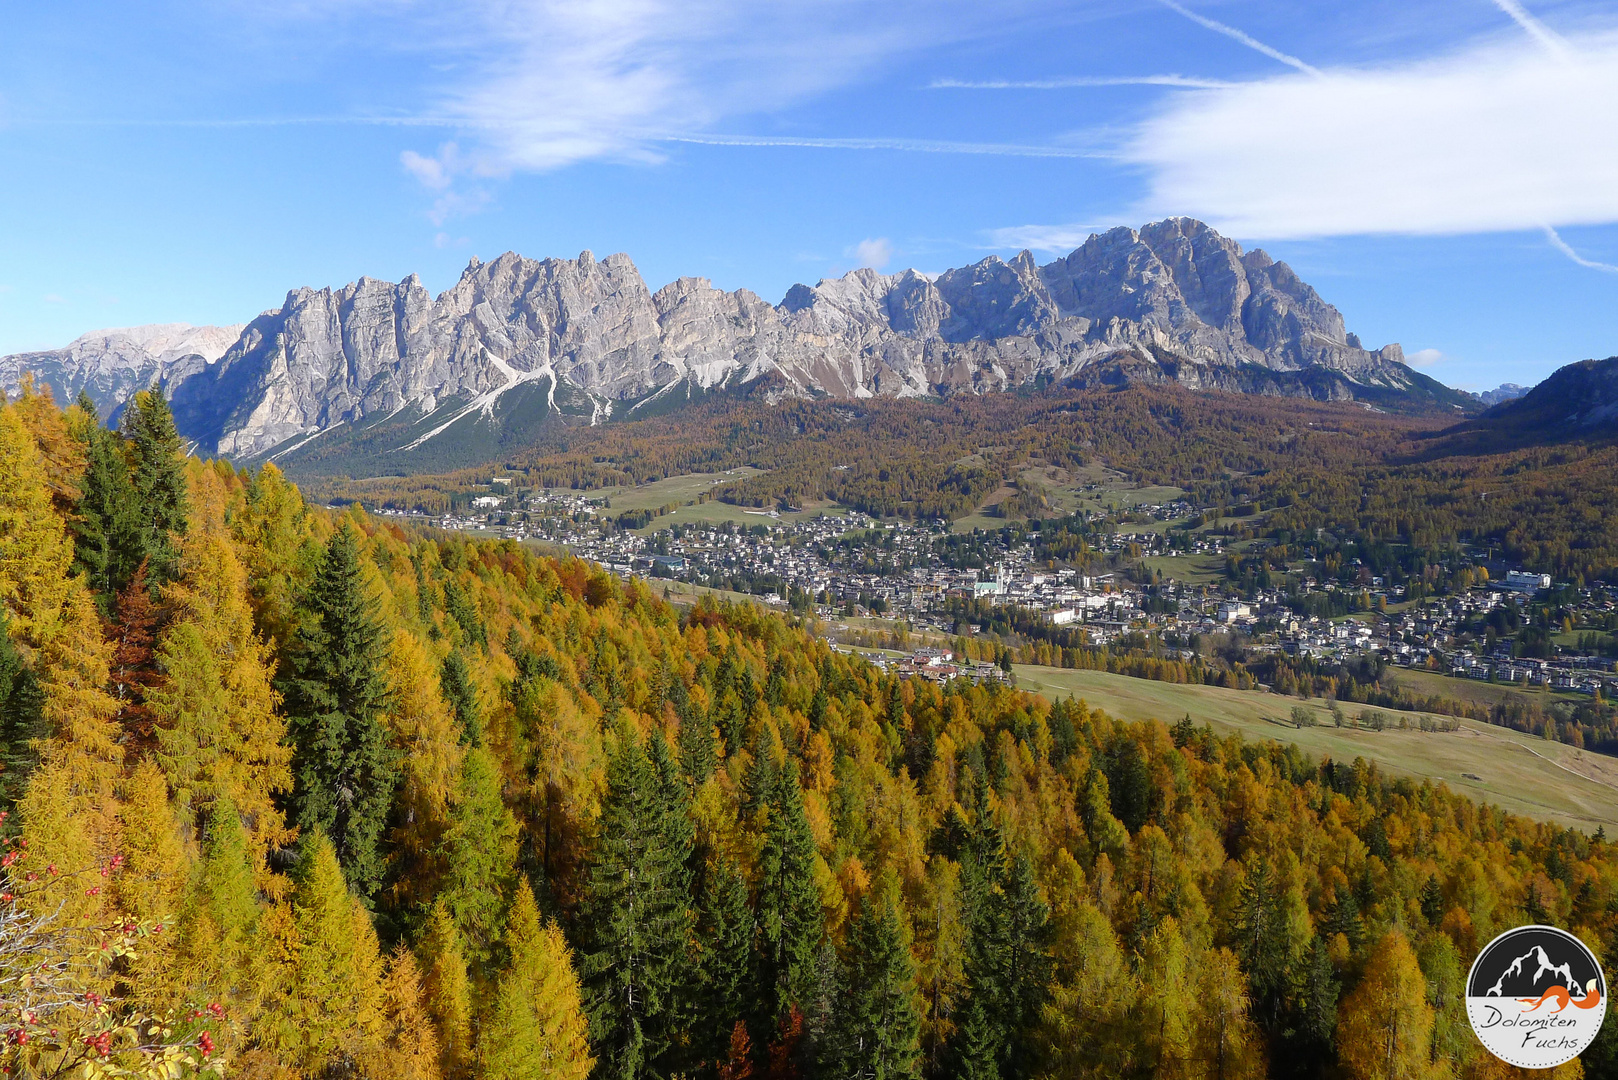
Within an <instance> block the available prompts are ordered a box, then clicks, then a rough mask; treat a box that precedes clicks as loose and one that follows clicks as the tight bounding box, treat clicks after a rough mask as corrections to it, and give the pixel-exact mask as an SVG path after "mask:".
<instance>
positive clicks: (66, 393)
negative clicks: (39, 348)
mask: <svg viewBox="0 0 1618 1080" xmlns="http://www.w3.org/2000/svg"><path fill="white" fill-rule="evenodd" d="M243 329H244V327H242V326H241V325H240V324H238V325H236V326H192V325H190V324H189V323H162V324H160V325H155V326H131V327H125V328H123V329H118V330H96V331H94V332H92V333H89V334H85V335H84V336H83V337H81V338H79V339H78V340H76V341H74V342H73V343H71V344H69V345H68V346H66V347H65V348H61V349H50V350H46V351H43V352H29V353H14V354H12V355H11V356H0V388H4V389H5V390H7V391H10V390H14V389H16V386H17V383H18V380H20V379H21V378H22V376H23V375H24V374H25V373H30V372H31V373H32V374H33V375H34V377H35V378H37V379H39V380H41V381H42V382H44V383H46V384H48V385H49V386H50V388H51V391H52V393H53V394H54V395H55V397H56V399H57V400H58V401H60V402H62V403H63V404H66V403H67V402H69V401H72V400H74V399H75V398H77V397H78V396H79V392H80V391H83V392H85V393H87V394H89V395H90V400H91V401H93V402H95V406H96V409H97V411H98V412H100V414H101V415H102V416H103V417H106V416H107V415H109V414H110V413H112V412H114V411H116V410H117V408H118V407H119V406H120V405H122V404H123V403H124V401H125V400H127V399H128V397H129V395H131V394H133V393H134V392H135V391H136V390H143V389H145V388H146V387H148V386H151V385H152V384H153V383H154V382H156V381H157V380H159V379H167V380H169V381H170V382H174V381H176V380H181V379H185V378H187V377H189V376H190V375H192V374H194V373H195V372H196V371H198V370H200V369H201V368H203V367H206V366H207V365H209V364H211V363H213V362H214V361H216V360H218V359H219V358H220V357H221V356H223V355H224V354H225V350H226V349H228V348H230V347H231V346H232V345H234V344H235V343H236V339H237V338H239V337H240V336H241V333H242V330H243Z"/></svg>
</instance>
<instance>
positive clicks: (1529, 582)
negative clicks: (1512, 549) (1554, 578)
mask: <svg viewBox="0 0 1618 1080" xmlns="http://www.w3.org/2000/svg"><path fill="white" fill-rule="evenodd" d="M1550 587H1551V576H1550V575H1549V574H1531V573H1529V572H1528V571H1526V570H1513V571H1511V572H1510V573H1508V574H1507V575H1506V588H1508V589H1510V590H1511V591H1512V592H1521V593H1536V592H1538V591H1539V590H1541V589H1548V588H1550Z"/></svg>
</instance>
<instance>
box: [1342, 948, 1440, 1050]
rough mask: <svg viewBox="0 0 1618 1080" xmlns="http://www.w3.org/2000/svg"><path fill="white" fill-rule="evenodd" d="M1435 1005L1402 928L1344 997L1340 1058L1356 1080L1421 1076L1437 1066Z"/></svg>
mask: <svg viewBox="0 0 1618 1080" xmlns="http://www.w3.org/2000/svg"><path fill="white" fill-rule="evenodd" d="M1432 1031H1433V1009H1432V1006H1431V1005H1429V1004H1428V1002H1427V985H1426V981H1425V980H1424V979H1423V978H1422V974H1421V968H1420V966H1418V964H1417V963H1416V954H1415V953H1414V952H1412V951H1411V948H1410V943H1409V942H1408V941H1407V940H1406V939H1405V936H1404V935H1403V934H1401V933H1400V932H1399V931H1398V930H1389V931H1388V932H1387V933H1386V934H1384V935H1383V936H1382V938H1381V940H1380V941H1378V942H1377V943H1376V945H1375V946H1374V947H1373V948H1372V949H1371V952H1370V958H1369V960H1368V961H1367V963H1366V965H1365V974H1364V975H1363V976H1361V978H1360V982H1359V985H1358V986H1356V987H1355V988H1354V991H1353V993H1351V994H1349V995H1348V997H1346V998H1344V999H1343V1005H1342V1011H1341V1013H1340V1014H1339V1019H1338V1024H1337V1056H1338V1060H1339V1061H1340V1062H1341V1063H1342V1065H1343V1068H1344V1069H1345V1070H1346V1072H1347V1074H1348V1075H1349V1076H1350V1077H1353V1078H1354V1080H1416V1078H1419V1077H1425V1076H1426V1075H1427V1073H1428V1070H1429V1068H1430V1065H1431V1061H1430V1057H1429V1048H1430V1047H1431V1040H1432Z"/></svg>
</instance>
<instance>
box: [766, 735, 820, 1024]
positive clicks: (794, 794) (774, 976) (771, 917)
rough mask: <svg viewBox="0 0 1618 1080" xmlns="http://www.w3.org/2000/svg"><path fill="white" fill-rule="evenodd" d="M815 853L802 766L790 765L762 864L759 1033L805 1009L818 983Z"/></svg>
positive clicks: (772, 809)
mask: <svg viewBox="0 0 1618 1080" xmlns="http://www.w3.org/2000/svg"><path fill="white" fill-rule="evenodd" d="M815 854H816V852H815V838H814V834H813V833H811V832H810V830H809V819H808V818H807V817H805V816H804V810H803V788H802V786H801V785H800V784H799V782H798V770H797V765H796V763H795V762H792V761H790V760H789V761H788V762H787V763H786V766H785V768H782V769H780V770H779V771H778V772H777V774H776V781H775V793H774V796H773V797H772V798H771V800H770V804H769V820H768V821H767V823H766V824H765V828H764V851H763V853H762V855H761V857H760V860H759V895H758V921H759V984H758V995H759V1000H758V1005H759V1006H760V1007H761V1008H762V1010H763V1015H761V1016H759V1017H758V1020H759V1021H760V1023H759V1026H758V1030H759V1031H760V1032H770V1031H773V1030H774V1028H775V1021H776V1019H777V1018H778V1017H780V1016H781V1015H782V1014H784V1013H785V1012H787V1010H788V1009H790V1008H791V1007H792V1005H794V1004H798V1005H800V1006H801V1005H803V1004H804V1003H805V1002H806V1001H807V1000H808V996H809V992H810V989H811V987H812V985H813V983H814V972H815V952H816V950H817V949H818V948H819V947H820V939H821V935H822V934H823V933H824V931H825V916H824V914H823V912H822V911H821V906H820V889H819V888H818V887H817V886H816V884H815Z"/></svg>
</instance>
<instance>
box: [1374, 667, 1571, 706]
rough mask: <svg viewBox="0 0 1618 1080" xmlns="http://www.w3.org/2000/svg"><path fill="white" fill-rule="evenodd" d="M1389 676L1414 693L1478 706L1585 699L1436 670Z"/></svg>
mask: <svg viewBox="0 0 1618 1080" xmlns="http://www.w3.org/2000/svg"><path fill="white" fill-rule="evenodd" d="M1392 676H1393V681H1394V684H1395V685H1396V686H1401V687H1403V688H1405V689H1407V690H1409V691H1410V692H1411V693H1413V694H1422V695H1425V696H1429V697H1431V696H1437V697H1447V698H1455V699H1456V700H1457V701H1470V702H1474V703H1476V704H1479V705H1488V706H1494V705H1498V704H1500V703H1502V702H1508V701H1518V702H1521V703H1522V704H1524V705H1539V706H1541V707H1544V706H1546V705H1549V704H1550V703H1551V702H1553V701H1583V700H1585V698H1584V695H1582V694H1557V693H1551V694H1547V693H1545V692H1544V691H1543V690H1541V689H1539V688H1537V687H1536V688H1535V689H1533V690H1523V689H1521V688H1519V687H1514V686H1502V685H1500V684H1498V683H1488V682H1481V681H1479V680H1478V679H1458V678H1456V677H1455V676H1453V675H1440V674H1439V673H1438V672H1436V671H1416V670H1413V669H1405V668H1395V669H1393V671H1392Z"/></svg>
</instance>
